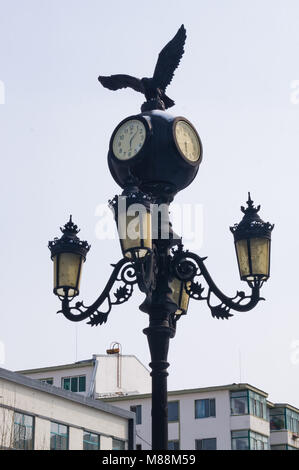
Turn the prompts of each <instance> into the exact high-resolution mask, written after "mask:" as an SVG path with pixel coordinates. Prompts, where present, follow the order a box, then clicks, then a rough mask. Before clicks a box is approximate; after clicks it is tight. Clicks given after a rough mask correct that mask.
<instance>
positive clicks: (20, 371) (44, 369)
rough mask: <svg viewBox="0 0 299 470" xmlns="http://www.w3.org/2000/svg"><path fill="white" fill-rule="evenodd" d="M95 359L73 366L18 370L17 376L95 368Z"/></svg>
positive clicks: (79, 362) (64, 365) (72, 364)
mask: <svg viewBox="0 0 299 470" xmlns="http://www.w3.org/2000/svg"><path fill="white" fill-rule="evenodd" d="M94 361H95V360H94V359H86V360H84V361H77V362H73V363H71V364H61V365H58V366H49V367H39V368H36V369H25V370H17V371H16V373H17V374H37V373H39V372H52V371H55V370H63V369H76V368H79V367H88V366H94Z"/></svg>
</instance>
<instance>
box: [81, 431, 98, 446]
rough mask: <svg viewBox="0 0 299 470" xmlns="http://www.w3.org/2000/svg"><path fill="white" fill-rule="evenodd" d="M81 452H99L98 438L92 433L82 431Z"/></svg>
mask: <svg viewBox="0 0 299 470" xmlns="http://www.w3.org/2000/svg"><path fill="white" fill-rule="evenodd" d="M83 450H100V436H99V435H98V434H93V433H92V432H87V431H84V433H83Z"/></svg>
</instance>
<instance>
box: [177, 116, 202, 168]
mask: <svg viewBox="0 0 299 470" xmlns="http://www.w3.org/2000/svg"><path fill="white" fill-rule="evenodd" d="M174 134H175V139H176V143H177V146H178V147H179V150H180V151H181V153H182V154H183V155H184V157H185V158H187V160H189V161H190V162H193V163H195V162H197V161H198V160H199V158H200V156H201V146H200V141H199V138H198V136H197V133H196V132H195V130H194V129H193V127H192V126H191V125H190V124H189V123H188V122H186V121H177V122H176V123H175V129H174Z"/></svg>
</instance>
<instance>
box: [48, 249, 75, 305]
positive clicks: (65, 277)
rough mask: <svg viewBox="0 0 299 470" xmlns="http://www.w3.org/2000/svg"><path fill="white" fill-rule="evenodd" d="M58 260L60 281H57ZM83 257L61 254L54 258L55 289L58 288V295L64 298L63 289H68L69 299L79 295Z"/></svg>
mask: <svg viewBox="0 0 299 470" xmlns="http://www.w3.org/2000/svg"><path fill="white" fill-rule="evenodd" d="M57 260H58V262H59V266H58V279H57ZM80 268H81V256H80V255H78V254H74V253H61V254H60V255H57V256H55V257H54V288H57V294H58V295H62V296H64V295H65V293H64V290H63V287H68V288H69V291H68V295H69V297H71V296H74V295H75V294H77V293H78V290H79V285H80V277H81V272H80V277H79V279H78V274H79V271H81V269H80Z"/></svg>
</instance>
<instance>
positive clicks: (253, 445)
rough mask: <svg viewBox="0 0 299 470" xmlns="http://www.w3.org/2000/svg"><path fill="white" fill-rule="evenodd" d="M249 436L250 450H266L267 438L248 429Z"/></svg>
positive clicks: (267, 445) (267, 446) (267, 447)
mask: <svg viewBox="0 0 299 470" xmlns="http://www.w3.org/2000/svg"><path fill="white" fill-rule="evenodd" d="M249 436H250V450H268V449H269V439H268V437H266V436H262V434H258V433H257V432H253V431H249Z"/></svg>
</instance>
